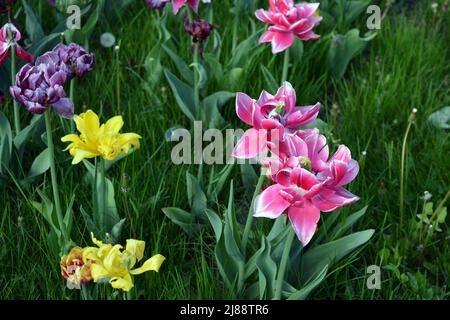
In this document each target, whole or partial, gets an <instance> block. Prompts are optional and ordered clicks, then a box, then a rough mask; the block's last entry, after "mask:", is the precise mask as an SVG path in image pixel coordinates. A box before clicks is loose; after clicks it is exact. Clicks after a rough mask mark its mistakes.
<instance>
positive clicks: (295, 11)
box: [255, 0, 322, 54]
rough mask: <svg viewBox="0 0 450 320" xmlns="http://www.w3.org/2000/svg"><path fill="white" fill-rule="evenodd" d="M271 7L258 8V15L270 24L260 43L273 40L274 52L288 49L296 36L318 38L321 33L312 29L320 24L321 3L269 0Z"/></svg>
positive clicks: (304, 38) (302, 38)
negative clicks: (319, 10)
mask: <svg viewBox="0 0 450 320" xmlns="http://www.w3.org/2000/svg"><path fill="white" fill-rule="evenodd" d="M269 2H270V9H269V10H264V9H258V10H256V13H255V14H256V17H257V18H258V19H259V20H261V21H262V22H265V23H267V24H269V25H270V27H269V30H268V31H267V32H266V33H264V34H263V35H262V37H261V38H260V40H259V43H265V42H271V43H272V52H273V53H274V54H275V53H278V52H282V51H284V50H286V49H288V48H289V47H290V46H292V44H293V43H294V36H296V37H298V38H299V39H300V40H303V41H306V40H317V39H319V37H320V36H319V35H317V34H315V33H314V32H313V31H312V29H313V28H314V27H315V26H317V25H319V24H320V22H321V21H322V17H320V16H319V15H318V13H317V12H318V11H317V10H318V8H319V5H320V3H306V2H304V3H299V4H294V1H293V0H269Z"/></svg>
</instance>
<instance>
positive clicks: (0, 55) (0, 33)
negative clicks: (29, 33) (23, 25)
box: [0, 23, 34, 66]
mask: <svg viewBox="0 0 450 320" xmlns="http://www.w3.org/2000/svg"><path fill="white" fill-rule="evenodd" d="M10 32H11V35H12V39H11V38H10V36H9V33H10ZM21 38H22V35H21V34H20V31H19V30H17V28H16V27H15V26H14V25H13V24H12V23H7V24H5V25H4V26H3V27H2V28H1V29H0V66H1V65H3V64H4V63H5V62H6V60H7V59H8V57H9V52H10V50H11V46H12V45H13V42H16V44H15V51H16V55H17V58H19V59H20V60H23V61H25V62H33V61H34V57H33V55H32V54H31V53H28V52H26V51H25V50H24V49H23V48H22V47H21V46H19V45H18V44H17V42H18V41H20V39H21Z"/></svg>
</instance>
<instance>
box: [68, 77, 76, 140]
mask: <svg viewBox="0 0 450 320" xmlns="http://www.w3.org/2000/svg"><path fill="white" fill-rule="evenodd" d="M69 98H70V101H72V103H73V105H74V109H75V78H74V79H72V80H70V87H69ZM74 130H75V125H74V121H70V133H72V132H74Z"/></svg>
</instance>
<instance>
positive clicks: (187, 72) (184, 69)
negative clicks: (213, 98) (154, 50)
mask: <svg viewBox="0 0 450 320" xmlns="http://www.w3.org/2000/svg"><path fill="white" fill-rule="evenodd" d="M162 48H163V49H164V51H165V52H166V53H167V54H168V55H169V57H170V58H171V59H172V61H173V62H174V64H175V67H176V68H177V70H178V72H179V73H180V75H181V77H182V78H183V79H184V81H186V82H187V83H188V84H189V85H194V73H193V72H192V70H191V69H190V68H189V66H188V65H187V63H186V62H184V60H183V59H181V58H180V57H179V56H178V55H177V54H176V53H175V52H173V51H172V50H171V49H170V48H169V47H168V46H166V45H162Z"/></svg>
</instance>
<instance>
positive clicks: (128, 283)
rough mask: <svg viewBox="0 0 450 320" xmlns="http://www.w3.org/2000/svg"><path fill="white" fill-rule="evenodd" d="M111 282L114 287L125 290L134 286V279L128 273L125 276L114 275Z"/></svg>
mask: <svg viewBox="0 0 450 320" xmlns="http://www.w3.org/2000/svg"><path fill="white" fill-rule="evenodd" d="M109 283H110V284H111V286H112V287H113V288H114V289H120V290H123V291H127V292H128V291H130V290H131V288H133V287H134V285H133V280H132V279H131V277H130V275H129V274H127V275H126V276H125V277H123V278H120V277H113V278H111V280H109Z"/></svg>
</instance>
